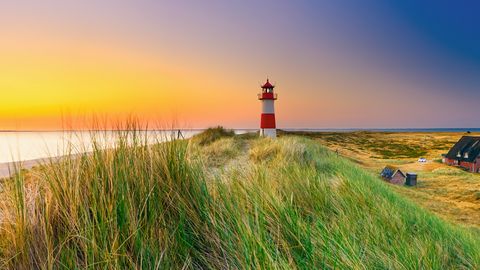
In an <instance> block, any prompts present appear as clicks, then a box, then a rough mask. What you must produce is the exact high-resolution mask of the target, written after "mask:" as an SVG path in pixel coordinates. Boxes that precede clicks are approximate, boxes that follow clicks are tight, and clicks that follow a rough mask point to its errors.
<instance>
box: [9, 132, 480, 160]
mask: <svg viewBox="0 0 480 270" xmlns="http://www.w3.org/2000/svg"><path fill="white" fill-rule="evenodd" d="M284 130H287V131H308V132H352V131H376V132H467V131H470V132H475V133H476V132H480V128H424V129H420V128H403V129H375V128H373V129H308V128H303V129H294V128H289V129H284ZM202 131H203V130H202V129H183V130H180V132H179V130H159V131H140V134H139V136H140V137H141V138H145V140H147V143H151V144H153V143H157V142H163V141H168V140H171V139H173V138H190V137H192V136H193V135H195V134H198V133H200V132H202ZM256 131H257V129H235V133H237V134H242V133H247V132H256ZM118 134H119V133H118V131H21V132H17V131H3V132H1V131H0V163H9V162H19V161H28V160H36V159H42V158H50V157H58V156H64V155H67V154H77V153H82V152H89V151H92V141H95V143H96V145H97V146H98V147H101V148H105V149H106V148H110V147H114V146H115V143H116V142H117V139H118V136H119V135H118Z"/></svg>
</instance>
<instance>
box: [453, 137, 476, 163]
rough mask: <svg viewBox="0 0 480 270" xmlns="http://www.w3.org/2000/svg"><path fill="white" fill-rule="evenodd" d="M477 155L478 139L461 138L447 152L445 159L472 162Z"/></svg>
mask: <svg viewBox="0 0 480 270" xmlns="http://www.w3.org/2000/svg"><path fill="white" fill-rule="evenodd" d="M466 154H467V155H466ZM479 155H480V137H474V136H463V137H462V138H460V140H459V141H458V142H457V143H456V144H455V145H454V146H453V147H452V149H450V151H448V153H447V155H446V157H447V158H449V159H456V160H459V161H466V162H473V161H474V160H475V159H476V158H477V157H478V156H479Z"/></svg>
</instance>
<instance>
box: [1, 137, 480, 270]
mask: <svg viewBox="0 0 480 270" xmlns="http://www.w3.org/2000/svg"><path fill="white" fill-rule="evenodd" d="M222 133H223V132H222ZM217 135H218V133H215V134H214V135H212V136H214V137H215V138H214V139H213V138H208V137H209V135H201V136H204V137H203V139H202V140H200V141H198V140H196V139H192V140H189V141H188V140H185V141H183V140H181V141H172V142H168V143H160V144H157V145H154V146H149V145H147V143H146V141H145V140H143V139H142V138H139V137H135V134H134V133H128V134H124V135H122V136H120V137H119V142H118V143H117V146H116V148H115V149H111V150H101V149H99V148H95V147H94V151H93V152H92V153H90V154H84V155H80V156H71V157H66V158H65V159H62V160H61V161H60V162H52V163H51V164H48V165H47V166H43V167H42V168H39V169H37V170H35V171H32V172H30V173H20V174H18V175H16V176H15V177H14V178H12V179H11V180H10V181H7V182H5V184H4V190H3V192H2V194H1V196H2V198H3V200H2V207H1V215H2V222H1V224H0V239H1V240H0V267H2V268H12V269H32V268H40V269H76V268H85V269H123V268H127V269H128V268H130V269H132V268H136V269H165V268H167V269H169V268H173V269H180V268H187V269H188V268H192V269H193V268H194V269H225V268H229V269H230V268H231V269H252V268H264V269H273V268H275V269H291V268H298V269H478V268H479V267H480V243H479V241H478V237H479V234H478V233H476V232H473V231H469V230H466V229H463V228H460V227H456V226H453V225H450V224H447V223H445V222H443V221H442V220H440V219H438V218H437V217H435V216H433V215H432V214H429V213H427V212H426V211H424V210H422V209H420V208H419V207H417V206H415V205H414V204H413V203H410V202H408V201H406V200H405V199H403V198H401V197H399V196H398V195H396V194H395V193H394V192H392V191H391V190H390V189H389V187H388V186H386V185H385V184H383V183H382V182H381V181H379V180H378V179H376V178H375V177H373V176H372V175H371V174H369V173H367V172H365V171H364V170H362V169H360V168H359V167H357V166H356V165H354V164H353V163H351V162H349V161H348V160H345V159H343V158H341V157H338V156H337V155H335V154H332V153H331V152H330V151H328V150H326V149H325V148H323V147H321V146H320V145H319V144H317V143H316V142H314V141H312V140H308V139H305V138H299V137H289V136H286V137H283V138H280V139H277V140H271V139H259V138H256V139H255V138H253V139H252V138H249V139H242V138H238V137H235V136H233V135H231V134H228V133H227V134H226V135H225V136H224V135H222V136H220V137H221V138H218V137H217ZM132 136H133V139H132ZM197 138H198V137H197ZM215 141H216V142H220V143H219V145H220V146H222V147H224V148H228V147H230V146H234V147H236V146H237V145H238V144H239V143H240V144H242V147H238V148H235V150H233V151H232V152H231V153H233V154H231V153H230V154H225V153H224V151H218V152H216V151H213V150H212V149H209V148H208V147H212V146H214V145H215V144H214V143H215ZM239 141H240V142H239ZM224 150H225V149H224ZM205 153H208V155H210V156H214V155H219V156H220V157H219V159H220V160H224V162H219V163H216V166H217V167H221V166H222V164H225V162H226V161H228V160H236V159H242V158H244V160H245V161H244V162H246V164H247V165H248V166H238V168H237V170H238V172H237V173H232V172H231V171H229V172H223V173H219V174H215V175H210V174H208V171H209V170H210V169H211V168H210V165H208V164H207V163H206V162H205V161H204V159H205V157H206V155H205ZM243 165H245V164H243Z"/></svg>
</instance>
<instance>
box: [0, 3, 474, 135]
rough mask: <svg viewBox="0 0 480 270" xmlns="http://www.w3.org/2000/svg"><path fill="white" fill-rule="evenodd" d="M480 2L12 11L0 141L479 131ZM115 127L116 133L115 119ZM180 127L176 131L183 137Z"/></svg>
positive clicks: (5, 11) (14, 7) (52, 6)
mask: <svg viewBox="0 0 480 270" xmlns="http://www.w3.org/2000/svg"><path fill="white" fill-rule="evenodd" d="M479 11H480V3H478V2H477V1H468V0H465V1H444V0H436V1H433V0H432V1H425V0H424V1H419V0H417V1H414V0H398V1H393V0H377V1H373V0H365V1H355V0H350V1H347V0H335V1H314V0H311V1H305V0H295V1H287V0H264V1H254V0H230V1H225V0H210V1H196V0H177V1H154V0H136V1H124V0H103V1H94V0H82V1H79V0H78V1H73V0H68V1H65V0H63V1H61V0H55V1H54V0H44V1H35V0H30V1H27V0H19V1H2V2H1V3H0V25H1V27H0V33H1V34H0V93H1V96H0V129H3V130H6V129H8V130H49V129H61V128H65V127H66V126H68V127H70V128H87V126H88V125H91V121H92V120H91V119H92V117H93V116H95V117H96V118H97V119H98V118H99V119H108V121H122V120H124V119H126V118H128V117H136V118H138V119H140V120H141V121H144V122H149V123H150V125H151V126H155V125H176V126H178V127H183V128H204V127H209V126H216V125H223V126H225V127H228V128H256V127H258V126H259V121H260V113H261V104H260V101H258V100H257V96H256V94H257V93H258V92H260V90H261V89H260V85H261V84H262V83H263V82H265V80H266V78H267V77H268V78H270V81H273V82H274V83H275V85H276V88H275V91H276V92H277V93H278V100H277V102H276V104H275V105H276V118H277V126H278V127H279V128H440V127H480V122H479V121H480V118H479V114H478V111H476V110H475V109H477V108H478V107H479V101H480V27H478V26H479V25H480V16H478V12H479ZM105 121H107V120H105ZM174 123H175V124H174Z"/></svg>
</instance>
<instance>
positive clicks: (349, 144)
mask: <svg viewBox="0 0 480 270" xmlns="http://www.w3.org/2000/svg"><path fill="white" fill-rule="evenodd" d="M304 135H307V136H310V137H313V138H315V139H316V140H318V141H319V142H321V143H322V144H323V145H326V146H327V147H328V148H330V149H331V150H333V151H337V150H338V151H339V153H340V154H341V155H342V156H345V157H347V158H349V159H352V160H354V161H355V162H357V163H359V164H360V165H361V166H362V167H364V168H366V169H368V170H369V171H371V172H372V173H375V174H378V173H379V172H380V170H381V168H383V167H384V166H385V165H394V166H396V167H399V168H400V169H401V170H402V171H404V172H410V171H411V172H416V173H418V174H419V183H418V186H417V187H415V188H406V187H394V188H395V190H396V191H397V192H399V193H401V194H402V195H404V196H406V197H408V198H410V199H412V200H414V201H415V202H417V203H419V204H420V205H422V206H423V207H425V208H427V209H429V210H431V211H433V212H435V213H436V214H438V215H440V216H442V217H444V218H447V219H448V220H451V221H453V222H456V223H459V224H463V225H466V226H473V227H476V228H480V199H479V196H478V193H479V192H480V175H479V174H472V173H469V172H465V171H463V170H462V169H459V168H455V167H451V166H447V165H445V164H442V163H441V162H440V160H441V154H443V153H447V152H448V150H449V149H450V148H451V147H452V146H453V144H455V143H456V142H457V141H458V140H459V139H460V137H461V136H463V135H466V134H463V133H445V132H441V133H409V132H405V133H392V132H351V133H312V134H304ZM469 135H475V134H469ZM383 148H385V149H386V150H382V149H383ZM419 157H425V158H427V159H428V162H427V163H425V164H423V163H418V162H417V160H418V158H419Z"/></svg>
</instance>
